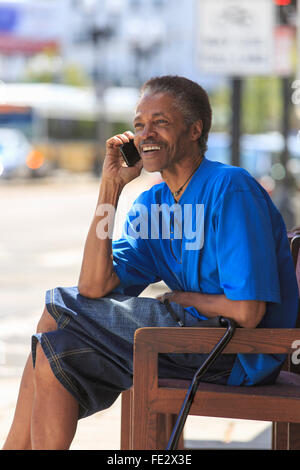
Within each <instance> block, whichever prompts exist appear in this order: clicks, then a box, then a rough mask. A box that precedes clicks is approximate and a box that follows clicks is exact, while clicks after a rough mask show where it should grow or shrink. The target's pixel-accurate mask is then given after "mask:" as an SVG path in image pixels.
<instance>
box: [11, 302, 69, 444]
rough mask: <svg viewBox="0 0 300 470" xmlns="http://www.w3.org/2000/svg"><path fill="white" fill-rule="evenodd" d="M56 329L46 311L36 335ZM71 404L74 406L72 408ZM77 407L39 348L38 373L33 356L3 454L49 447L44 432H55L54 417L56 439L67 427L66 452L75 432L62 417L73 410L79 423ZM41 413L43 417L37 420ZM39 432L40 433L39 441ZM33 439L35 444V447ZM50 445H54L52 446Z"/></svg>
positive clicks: (27, 367) (28, 361) (24, 373)
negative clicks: (6, 451)
mask: <svg viewBox="0 0 300 470" xmlns="http://www.w3.org/2000/svg"><path fill="white" fill-rule="evenodd" d="M56 328H57V325H56V322H55V321H54V319H53V318H52V316H51V315H50V314H49V313H48V312H47V310H46V309H45V310H44V312H43V315H42V317H41V320H40V322H39V325H38V327H37V331H38V332H45V331H53V330H55V329H56ZM50 387H51V388H50ZM52 390H53V391H52ZM45 393H46V396H45ZM48 399H49V400H48ZM43 400H44V401H43ZM69 401H70V403H72V404H71V405H69ZM76 406H77V403H76V404H75V403H74V399H73V397H72V396H71V395H70V394H69V393H68V392H67V391H66V390H65V389H64V388H63V387H62V386H61V384H60V383H59V382H58V380H57V379H56V378H55V377H54V375H53V374H52V371H51V369H50V366H49V364H48V361H47V360H46V358H45V356H44V354H43V352H42V349H41V348H40V347H39V346H38V347H37V357H36V367H35V369H33V365H32V358H31V356H30V357H29V358H28V360H27V363H26V366H25V369H24V372H23V377H22V380H21V384H20V391H19V396H18V401H17V406H16V410H15V414H14V419H13V423H12V426H11V429H10V431H9V434H8V436H7V439H6V442H5V444H4V446H3V450H26V449H31V448H39V447H40V446H44V445H45V446H46V445H48V444H47V443H44V444H42V443H41V440H40V439H42V436H43V432H44V433H46V430H44V431H43V429H42V428H43V426H44V425H45V428H46V427H47V428H48V427H49V429H51V432H53V428H51V426H52V423H53V419H54V418H55V417H58V423H57V428H56V429H55V432H54V433H53V434H54V435H56V436H57V437H58V434H59V433H60V431H59V429H60V427H61V426H63V427H64V424H66V427H67V429H63V430H62V434H64V439H63V440H62V441H61V442H62V443H63V446H64V448H66V442H69V441H70V436H71V435H72V434H73V433H74V429H73V428H72V431H71V432H69V431H68V429H69V427H68V425H67V423H68V419H67V418H66V417H65V416H64V415H63V410H62V408H63V407H65V412H66V414H67V415H68V413H70V409H72V412H74V416H75V414H76V420H77V416H78V409H77V411H76V413H75V409H76ZM38 413H39V414H40V416H38ZM49 413H53V414H54V415H55V416H53V417H52V418H51V417H50V418H49V417H48V414H49ZM72 416H73V415H72ZM65 420H66V421H65ZM74 421H75V420H74V418H72V424H74ZM37 432H38V433H40V436H41V438H40V439H38V437H37ZM44 437H45V436H44ZM44 437H43V439H44ZM32 438H33V441H34V445H33V446H32ZM65 439H66V440H65ZM59 442H60V440H59ZM49 445H52V443H50V444H49ZM45 448H46V447H45ZM49 448H50V447H49ZM58 448H60V447H58Z"/></svg>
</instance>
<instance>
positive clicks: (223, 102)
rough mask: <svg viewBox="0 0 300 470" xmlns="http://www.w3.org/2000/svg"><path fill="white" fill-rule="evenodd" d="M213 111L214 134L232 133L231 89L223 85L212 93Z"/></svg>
mask: <svg viewBox="0 0 300 470" xmlns="http://www.w3.org/2000/svg"><path fill="white" fill-rule="evenodd" d="M210 102H211V106H212V109H213V123H212V130H213V131H214V132H229V131H230V114H231V112H230V89H229V86H226V85H223V86H221V87H219V88H216V89H215V90H214V91H213V92H211V93H210Z"/></svg>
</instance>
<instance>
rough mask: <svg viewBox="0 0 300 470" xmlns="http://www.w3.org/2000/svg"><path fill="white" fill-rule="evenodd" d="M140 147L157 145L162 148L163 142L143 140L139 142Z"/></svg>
mask: <svg viewBox="0 0 300 470" xmlns="http://www.w3.org/2000/svg"><path fill="white" fill-rule="evenodd" d="M142 145H159V146H162V145H164V144H163V142H160V141H157V140H154V139H146V140H143V141H142V142H140V144H139V146H142Z"/></svg>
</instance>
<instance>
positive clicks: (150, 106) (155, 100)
mask: <svg viewBox="0 0 300 470" xmlns="http://www.w3.org/2000/svg"><path fill="white" fill-rule="evenodd" d="M175 110H176V106H175V98H174V97H173V96H172V95H170V94H169V93H150V92H149V93H146V94H144V95H143V96H142V97H141V99H140V100H139V102H138V104H137V107H136V110H135V117H138V116H141V115H143V114H150V115H152V116H153V117H155V116H159V115H170V114H174V112H175Z"/></svg>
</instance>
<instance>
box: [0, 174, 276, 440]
mask: <svg viewBox="0 0 300 470" xmlns="http://www.w3.org/2000/svg"><path fill="white" fill-rule="evenodd" d="M157 181H158V176H157V175H153V176H150V175H145V174H144V175H143V177H140V178H139V179H138V180H136V181H135V182H133V183H131V184H130V185H128V187H127V188H126V190H125V191H124V193H123V194H122V198H121V201H120V211H119V214H118V224H117V229H116V231H117V233H118V232H119V230H120V227H121V225H122V220H123V219H124V214H125V210H126V207H128V206H129V205H130V203H131V202H132V201H133V200H134V199H135V197H136V196H137V195H138V194H139V193H140V192H141V191H142V190H143V189H145V188H147V187H149V186H151V185H152V184H153V183H155V182H157ZM98 187H99V181H98V180H97V179H96V178H95V177H92V176H90V175H70V174H64V173H63V174H59V175H57V176H56V177H52V178H49V179H44V180H31V181H10V182H3V183H1V184H0V201H1V235H0V265H1V269H0V298H1V302H0V445H1V444H2V443H3V441H4V439H5V436H6V434H7V432H8V429H9V426H10V422H11V419H12V416H13V411H14V407H15V403H16V399H17V393H18V386H19V381H20V378H21V374H22V370H23V366H24V364H25V361H26V359H27V357H28V354H29V351H30V338H31V334H32V333H33V332H34V331H35V327H36V324H37V321H38V319H39V318H40V315H41V313H42V310H43V307H44V293H45V291H46V290H47V289H49V288H52V287H55V286H58V285H61V286H70V285H76V284H77V280H78V276H79V270H80V265H81V259H82V254H83V246H84V242H85V238H86V235H87V231H88V228H89V224H90V221H91V218H92V216H93V213H94V210H95V207H96V202H97V196H98ZM161 289H162V290H163V289H164V286H163V285H158V286H156V287H155V288H150V289H149V290H148V291H147V292H146V293H145V295H153V293H154V294H157V293H158V292H159V291H160V290H161ZM188 423H189V425H188V426H187V438H188V439H191V440H192V439H194V438H195V436H196V439H200V440H201V439H202V442H203V443H204V442H208V441H209V442H210V443H214V446H215V447H222V446H225V447H226V446H228V445H229V444H230V443H235V446H242V447H247V446H249V445H250V444H251V443H252V444H251V445H252V446H254V447H260V448H266V447H268V446H269V442H270V426H269V424H268V423H259V422H248V423H247V425H245V424H244V422H241V421H239V420H220V419H219V420H212V419H210V420H208V419H206V420H205V419H203V420H202V422H201V421H200V427H199V418H198V421H197V423H196V422H194V421H193V418H188ZM201 424H202V426H201ZM103 429H105V432H103ZM119 429H120V400H118V401H117V402H116V404H115V405H114V406H113V407H112V408H111V409H110V410H108V411H105V412H104V413H98V414H96V415H94V416H92V417H90V418H86V419H84V420H82V421H81V422H80V423H79V427H78V432H77V435H76V437H75V439H74V441H73V444H72V447H71V449H119Z"/></svg>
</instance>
